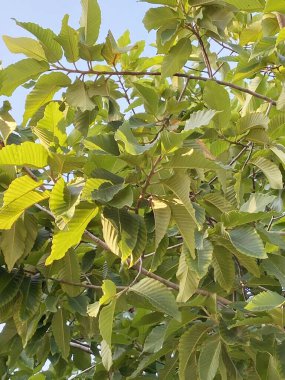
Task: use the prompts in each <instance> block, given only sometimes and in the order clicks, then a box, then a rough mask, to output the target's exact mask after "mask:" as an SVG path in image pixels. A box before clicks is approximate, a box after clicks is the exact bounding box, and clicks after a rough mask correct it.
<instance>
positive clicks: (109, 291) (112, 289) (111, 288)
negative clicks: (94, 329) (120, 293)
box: [87, 280, 116, 317]
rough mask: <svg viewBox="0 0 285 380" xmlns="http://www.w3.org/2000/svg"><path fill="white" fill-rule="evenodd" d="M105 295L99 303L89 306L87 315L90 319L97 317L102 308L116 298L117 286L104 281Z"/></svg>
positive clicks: (103, 290)
mask: <svg viewBox="0 0 285 380" xmlns="http://www.w3.org/2000/svg"><path fill="white" fill-rule="evenodd" d="M102 292H103V295H102V297H101V298H100V299H99V302H95V303H93V304H90V305H88V308H87V313H88V314H89V315H90V317H97V315H98V313H99V310H100V306H102V305H108V304H109V303H110V302H111V301H113V300H114V299H115V297H116V285H115V284H114V283H113V281H111V280H104V281H103V284H102Z"/></svg>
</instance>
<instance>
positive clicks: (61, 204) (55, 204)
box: [49, 177, 82, 230]
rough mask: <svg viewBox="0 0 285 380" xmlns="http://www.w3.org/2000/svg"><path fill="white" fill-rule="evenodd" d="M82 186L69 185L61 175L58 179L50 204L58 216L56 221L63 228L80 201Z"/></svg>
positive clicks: (51, 194)
mask: <svg viewBox="0 0 285 380" xmlns="http://www.w3.org/2000/svg"><path fill="white" fill-rule="evenodd" d="M81 188H82V187H80V186H76V184H75V186H74V187H72V186H67V185H66V183H65V182H64V179H63V178H62V177H61V178H59V179H58V180H57V182H56V184H55V185H54V187H53V189H52V191H51V193H50V200H49V206H50V209H51V211H52V213H53V214H54V215H55V217H56V223H57V225H58V227H59V228H60V229H61V230H62V229H64V228H65V226H66V224H67V223H68V222H69V220H70V219H71V218H72V217H73V215H74V212H75V207H76V206H77V204H78V203H79V201H80V198H79V194H80V190H81Z"/></svg>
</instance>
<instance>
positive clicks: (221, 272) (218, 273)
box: [212, 246, 235, 293]
mask: <svg viewBox="0 0 285 380" xmlns="http://www.w3.org/2000/svg"><path fill="white" fill-rule="evenodd" d="M212 265H213V268H214V274H215V279H216V281H218V283H219V284H220V286H221V287H222V288H223V289H225V290H226V291H227V292H228V293H229V292H230V291H231V289H232V288H233V286H234V281H235V266H234V261H233V259H232V255H231V254H230V252H229V251H228V250H227V249H225V248H224V247H221V246H217V247H215V249H214V253H213V262H212Z"/></svg>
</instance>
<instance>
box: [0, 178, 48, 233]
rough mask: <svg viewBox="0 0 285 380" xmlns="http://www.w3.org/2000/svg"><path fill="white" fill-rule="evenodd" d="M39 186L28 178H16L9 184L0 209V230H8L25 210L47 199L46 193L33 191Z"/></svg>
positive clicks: (39, 184) (38, 183)
mask: <svg viewBox="0 0 285 380" xmlns="http://www.w3.org/2000/svg"><path fill="white" fill-rule="evenodd" d="M41 185H42V183H41V182H36V181H34V180H33V179H31V178H30V177H28V176H23V177H19V178H16V179H15V180H14V181H13V182H12V183H11V185H10V186H9V187H8V189H7V190H6V192H5V193H4V202H3V207H2V208H1V209H0V229H3V230H9V229H10V228H11V227H12V225H13V224H14V223H15V221H16V220H17V219H18V218H19V217H20V216H21V215H22V214H23V212H24V211H25V210H26V209H27V208H29V207H30V206H32V205H34V204H35V203H39V202H41V201H43V200H45V199H47V198H48V197H49V194H48V193H47V192H44V193H43V192H39V191H35V189H36V188H37V187H39V186H41Z"/></svg>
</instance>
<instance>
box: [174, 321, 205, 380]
mask: <svg viewBox="0 0 285 380" xmlns="http://www.w3.org/2000/svg"><path fill="white" fill-rule="evenodd" d="M208 328H209V327H208V326H207V325H205V324H204V323H198V324H194V325H193V326H191V327H190V328H189V329H188V330H187V331H186V332H185V333H184V334H183V335H182V336H181V337H180V340H179V346H178V352H179V379H180V380H186V377H185V371H186V368H187V365H188V362H189V359H190V357H191V355H192V354H193V352H194V350H195V348H196V346H197V344H198V343H199V341H200V339H201V338H202V337H203V335H204V334H205V333H206V332H207V330H208Z"/></svg>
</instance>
